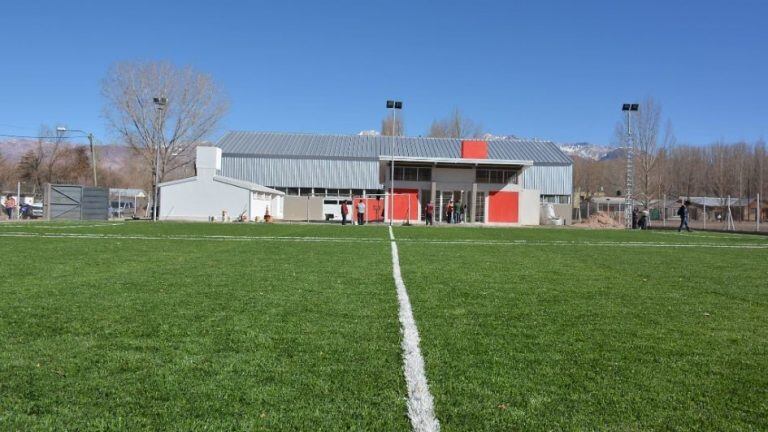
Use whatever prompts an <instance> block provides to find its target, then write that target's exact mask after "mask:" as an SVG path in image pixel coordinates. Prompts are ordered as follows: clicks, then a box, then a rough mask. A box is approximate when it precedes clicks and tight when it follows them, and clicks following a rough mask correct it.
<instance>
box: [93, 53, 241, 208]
mask: <svg viewBox="0 0 768 432" xmlns="http://www.w3.org/2000/svg"><path fill="white" fill-rule="evenodd" d="M102 95H103V96H104V98H105V99H106V104H105V107H104V113H105V117H106V118H107V121H108V124H109V126H110V128H111V129H112V130H113V131H114V132H115V133H117V135H118V136H119V137H120V138H121V139H122V140H123V141H124V142H125V143H126V144H127V145H128V146H129V147H130V148H131V149H132V150H133V151H134V153H135V154H136V155H138V156H140V157H141V158H142V159H143V162H144V164H146V166H148V167H151V178H152V185H151V186H152V187H151V190H152V191H153V193H154V190H155V181H154V179H155V174H157V177H158V179H159V181H160V182H162V181H164V180H166V178H167V177H168V175H169V174H170V173H173V172H174V171H176V170H177V169H179V168H181V167H182V166H185V165H187V164H189V163H190V162H191V161H192V154H193V153H194V151H193V150H194V147H196V146H197V145H198V144H199V143H200V142H201V141H203V140H204V139H205V138H207V137H208V136H209V135H210V134H211V133H212V132H213V131H214V130H215V129H216V127H217V126H218V124H219V122H220V121H221V119H222V117H223V116H224V114H225V113H226V112H227V109H228V105H229V104H228V101H227V99H226V97H225V96H224V94H223V92H222V90H221V89H220V88H219V87H218V86H217V85H216V84H215V83H214V81H213V79H212V78H211V77H210V76H209V75H206V74H203V73H200V72H198V71H196V70H194V69H192V68H190V67H184V68H178V67H176V66H174V65H172V64H170V63H164V62H160V63H158V62H136V63H133V62H126V63H117V64H115V65H114V66H113V67H112V68H111V69H110V71H109V72H108V73H107V76H106V78H104V80H103V82H102ZM154 98H167V104H166V105H165V106H162V107H159V106H156V105H155V104H154V103H153V100H154ZM159 108H162V109H159ZM158 151H159V153H160V156H159V158H160V164H159V166H158V164H157V163H156V160H157V152H158Z"/></svg>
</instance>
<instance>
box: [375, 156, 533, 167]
mask: <svg viewBox="0 0 768 432" xmlns="http://www.w3.org/2000/svg"><path fill="white" fill-rule="evenodd" d="M391 160H392V156H391V155H390V156H386V155H382V156H379V161H382V162H386V161H391ZM395 161H400V162H428V163H449V164H460V163H464V164H469V165H473V164H474V165H520V166H533V161H531V160H512V159H467V158H431V157H411V156H395Z"/></svg>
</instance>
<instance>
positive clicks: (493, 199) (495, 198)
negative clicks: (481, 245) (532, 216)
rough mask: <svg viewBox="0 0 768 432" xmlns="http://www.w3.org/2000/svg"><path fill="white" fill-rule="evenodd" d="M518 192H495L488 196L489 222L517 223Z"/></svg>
mask: <svg viewBox="0 0 768 432" xmlns="http://www.w3.org/2000/svg"><path fill="white" fill-rule="evenodd" d="M519 207H520V204H519V196H518V192H504V191H494V192H491V193H490V194H489V195H488V222H503V223H517V220H518V219H517V214H518V210H519Z"/></svg>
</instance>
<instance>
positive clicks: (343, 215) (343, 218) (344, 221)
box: [341, 200, 349, 226]
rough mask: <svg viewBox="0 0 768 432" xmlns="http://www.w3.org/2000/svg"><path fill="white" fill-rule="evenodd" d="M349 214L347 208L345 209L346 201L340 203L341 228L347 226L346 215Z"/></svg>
mask: <svg viewBox="0 0 768 432" xmlns="http://www.w3.org/2000/svg"><path fill="white" fill-rule="evenodd" d="M348 214H349V207H347V200H344V201H342V202H341V226H344V225H346V224H347V215H348Z"/></svg>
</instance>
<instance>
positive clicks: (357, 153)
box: [217, 132, 573, 225]
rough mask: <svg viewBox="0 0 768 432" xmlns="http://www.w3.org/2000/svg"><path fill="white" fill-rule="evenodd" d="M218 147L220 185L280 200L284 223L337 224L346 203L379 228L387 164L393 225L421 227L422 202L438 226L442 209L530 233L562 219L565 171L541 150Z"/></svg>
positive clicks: (284, 142) (344, 138)
mask: <svg viewBox="0 0 768 432" xmlns="http://www.w3.org/2000/svg"><path fill="white" fill-rule="evenodd" d="M217 146H218V147H220V148H221V150H222V167H221V175H222V176H225V177H229V178H234V179H239V180H243V181H247V182H251V183H255V184H259V185H264V186H267V187H269V188H272V189H276V190H278V191H282V192H285V194H286V196H285V203H284V205H285V208H284V209H283V218H284V219H288V220H290V219H295V220H304V219H311V220H318V219H334V218H337V217H338V207H339V206H338V204H339V202H340V201H342V200H349V199H354V198H355V197H357V198H363V197H364V199H366V202H367V203H368V206H367V207H368V210H367V212H370V214H369V215H368V216H367V217H368V219H369V220H382V219H385V218H387V219H388V218H389V217H390V216H392V213H391V209H389V207H390V206H389V200H388V199H386V193H388V191H389V177H390V167H391V163H392V160H393V159H394V164H395V171H394V179H395V181H394V188H395V199H394V220H396V221H398V220H400V221H406V220H410V221H415V220H424V210H425V208H426V205H427V203H429V202H430V201H432V202H433V203H434V206H435V209H436V211H435V218H436V219H437V221H438V222H440V221H442V220H443V219H444V218H445V214H446V212H445V209H446V207H447V206H448V203H449V202H452V203H453V205H454V206H457V207H460V208H463V209H465V212H464V221H467V222H481V223H505V224H520V225H537V224H539V217H540V216H539V214H540V208H541V203H551V204H553V205H554V207H555V209H556V212H557V214H558V215H559V216H561V217H562V218H564V219H566V220H568V219H570V202H571V201H570V200H571V194H572V173H573V162H572V161H571V159H570V158H569V157H568V156H567V155H566V154H564V153H563V152H562V151H561V150H560V149H559V148H558V147H557V146H556V145H555V144H554V143H552V142H550V141H541V140H521V139H499V140H488V141H484V140H461V139H450V138H422V137H395V138H394V139H393V138H392V137H386V136H365V135H314V134H295V133H274V132H229V133H228V134H226V135H225V136H224V137H223V138H222V139H221V140H220V141H219V142H218V144H217ZM457 203H458V205H457Z"/></svg>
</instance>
